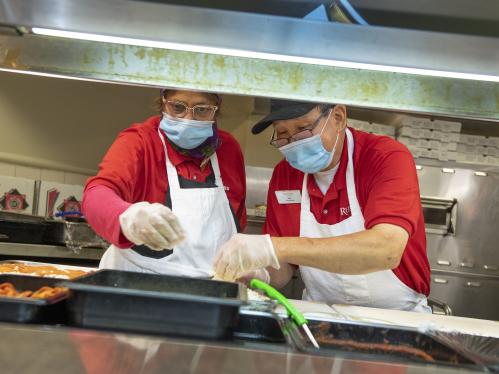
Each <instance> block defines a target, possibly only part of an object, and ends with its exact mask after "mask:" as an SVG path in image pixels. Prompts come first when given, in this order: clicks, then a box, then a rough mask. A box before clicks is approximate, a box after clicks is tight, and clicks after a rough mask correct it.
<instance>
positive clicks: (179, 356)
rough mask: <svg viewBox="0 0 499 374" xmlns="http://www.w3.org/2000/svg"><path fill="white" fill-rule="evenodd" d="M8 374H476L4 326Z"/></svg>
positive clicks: (278, 350) (270, 349)
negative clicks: (368, 373) (219, 373)
mask: <svg viewBox="0 0 499 374" xmlns="http://www.w3.org/2000/svg"><path fill="white" fill-rule="evenodd" d="M0 334H1V336H2V339H3V340H4V341H5V342H9V343H8V344H5V343H4V344H1V345H0V363H1V364H2V372H3V373H25V374H32V373H56V372H59V373H73V374H78V373H139V372H140V373H165V372H170V373H215V372H221V373H258V374H264V373H306V374H315V373H317V374H319V373H366V372H370V373H387V374H391V373H394V374H395V373H407V372H410V373H413V374H419V373H443V374H445V373H456V372H459V373H472V372H473V371H471V370H467V369H459V370H458V371H456V368H448V367H443V366H436V365H429V364H428V365H425V364H408V363H405V364H404V363H393V362H376V361H368V360H362V359H351V358H344V357H339V356H338V357H323V356H315V355H309V354H301V353H297V352H296V351H294V350H292V349H291V348H289V347H286V346H276V345H270V344H266V345H263V344H254V343H244V342H231V343H218V342H206V341H188V340H180V339H171V338H163V337H152V336H143V335H131V334H122V333H112V332H101V331H92V330H81V329H68V328H57V327H43V326H30V325H15V324H5V323H4V324H0Z"/></svg>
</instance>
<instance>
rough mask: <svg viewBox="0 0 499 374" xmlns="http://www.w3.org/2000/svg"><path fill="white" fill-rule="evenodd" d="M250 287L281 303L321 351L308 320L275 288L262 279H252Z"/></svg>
mask: <svg viewBox="0 0 499 374" xmlns="http://www.w3.org/2000/svg"><path fill="white" fill-rule="evenodd" d="M249 286H250V287H251V288H253V289H256V290H261V291H263V292H265V294H266V295H267V296H268V297H270V298H271V299H273V300H276V301H277V302H279V303H280V304H281V305H282V306H283V307H284V308H286V311H287V312H288V315H289V316H290V317H291V319H292V320H293V322H294V323H296V325H297V326H298V327H302V328H303V330H304V331H305V333H306V334H307V336H308V338H309V339H310V341H311V342H312V344H313V345H314V347H315V348H317V349H319V344H317V341H316V340H315V338H314V336H313V335H312V332H310V329H309V328H308V325H307V320H306V319H305V317H304V316H303V314H301V313H300V312H299V311H298V310H297V309H296V308H295V307H294V306H293V304H291V303H290V302H289V300H288V299H286V297H285V296H284V295H283V294H282V293H280V292H279V291H277V290H276V289H275V288H274V287H272V286H270V285H268V284H267V283H265V282H263V281H261V280H260V279H252V280H251V281H250V283H249Z"/></svg>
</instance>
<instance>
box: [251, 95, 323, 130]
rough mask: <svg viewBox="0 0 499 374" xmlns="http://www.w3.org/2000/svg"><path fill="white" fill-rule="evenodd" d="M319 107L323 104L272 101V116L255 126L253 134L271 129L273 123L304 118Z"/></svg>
mask: <svg viewBox="0 0 499 374" xmlns="http://www.w3.org/2000/svg"><path fill="white" fill-rule="evenodd" d="M318 105H321V104H318V103H306V102H302V101H292V100H271V101H270V114H268V115H267V116H266V117H265V118H263V119H262V120H261V121H260V122H258V123H257V124H256V125H254V126H253V128H252V129H251V132H252V133H253V134H259V133H261V132H262V131H263V130H265V129H266V128H267V127H269V126H270V125H271V124H272V122H275V121H282V120H287V119H293V118H298V117H301V116H304V115H305V114H307V113H308V112H310V111H311V110H312V109H314V108H315V107H316V106H318Z"/></svg>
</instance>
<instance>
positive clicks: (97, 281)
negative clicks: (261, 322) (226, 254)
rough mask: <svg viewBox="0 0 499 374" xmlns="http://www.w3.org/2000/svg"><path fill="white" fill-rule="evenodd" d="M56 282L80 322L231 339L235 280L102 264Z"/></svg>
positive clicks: (72, 316)
mask: <svg viewBox="0 0 499 374" xmlns="http://www.w3.org/2000/svg"><path fill="white" fill-rule="evenodd" d="M60 284H61V285H63V286H65V287H68V288H69V289H70V290H71V297H70V299H69V321H70V323H72V324H74V325H76V326H81V327H91V328H102V329H111V330H121V331H132V332H143V333H152V334H167V335H176V336H183V337H195V338H205V339H230V338H232V336H233V330H234V327H235V326H236V325H237V319H238V315H239V307H240V305H241V304H242V299H241V297H240V296H241V295H240V292H241V291H240V290H241V288H240V286H239V285H238V284H236V283H227V282H218V281H211V280H201V279H193V278H185V277H174V276H167V275H157V274H144V273H135V272H125V271H117V270H101V271H98V272H96V273H94V274H91V275H88V276H84V277H81V278H79V279H77V280H75V281H67V282H62V283H60Z"/></svg>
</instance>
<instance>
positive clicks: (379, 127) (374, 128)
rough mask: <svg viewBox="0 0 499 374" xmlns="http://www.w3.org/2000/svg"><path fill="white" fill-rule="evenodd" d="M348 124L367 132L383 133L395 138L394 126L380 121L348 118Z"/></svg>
mask: <svg viewBox="0 0 499 374" xmlns="http://www.w3.org/2000/svg"><path fill="white" fill-rule="evenodd" d="M348 126H350V127H353V128H354V129H356V130H361V131H365V132H368V133H370V134H376V135H384V136H388V137H390V138H392V139H395V127H393V126H390V125H383V124H381V123H375V122H367V121H360V120H357V119H349V120H348Z"/></svg>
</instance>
